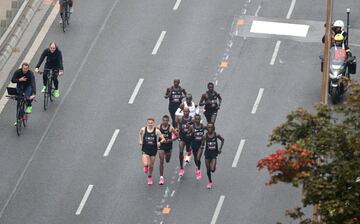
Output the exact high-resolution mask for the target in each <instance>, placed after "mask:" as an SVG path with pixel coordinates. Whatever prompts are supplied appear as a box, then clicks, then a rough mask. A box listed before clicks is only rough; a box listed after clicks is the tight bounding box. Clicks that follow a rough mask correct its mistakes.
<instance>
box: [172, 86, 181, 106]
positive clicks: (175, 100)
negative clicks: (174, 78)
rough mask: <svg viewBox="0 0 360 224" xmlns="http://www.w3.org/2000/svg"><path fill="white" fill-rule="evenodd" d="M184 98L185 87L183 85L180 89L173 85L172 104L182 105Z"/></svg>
mask: <svg viewBox="0 0 360 224" xmlns="http://www.w3.org/2000/svg"><path fill="white" fill-rule="evenodd" d="M183 98H184V96H183V89H182V88H181V87H179V89H174V87H173V86H172V87H171V88H170V96H169V102H170V104H175V105H180V104H181V102H182V99H183Z"/></svg>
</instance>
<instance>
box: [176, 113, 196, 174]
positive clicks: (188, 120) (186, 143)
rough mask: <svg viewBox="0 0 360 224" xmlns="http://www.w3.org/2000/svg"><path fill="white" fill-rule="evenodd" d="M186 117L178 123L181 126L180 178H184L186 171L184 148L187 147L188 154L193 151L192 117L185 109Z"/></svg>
mask: <svg viewBox="0 0 360 224" xmlns="http://www.w3.org/2000/svg"><path fill="white" fill-rule="evenodd" d="M183 113H184V115H183V116H182V118H181V119H180V120H178V121H177V122H176V123H177V124H179V136H180V142H179V161H180V169H179V176H183V175H184V173H185V171H184V148H185V147H186V152H187V153H189V151H191V148H190V144H191V140H192V127H191V125H192V122H193V121H192V117H191V116H190V110H189V108H186V107H185V108H184V110H183Z"/></svg>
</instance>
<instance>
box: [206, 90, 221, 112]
mask: <svg viewBox="0 0 360 224" xmlns="http://www.w3.org/2000/svg"><path fill="white" fill-rule="evenodd" d="M206 94H207V100H208V101H210V103H206V104H205V110H206V111H208V110H211V111H214V110H217V108H218V96H219V94H218V93H217V92H215V91H214V92H213V93H212V94H211V93H210V92H209V91H207V92H206Z"/></svg>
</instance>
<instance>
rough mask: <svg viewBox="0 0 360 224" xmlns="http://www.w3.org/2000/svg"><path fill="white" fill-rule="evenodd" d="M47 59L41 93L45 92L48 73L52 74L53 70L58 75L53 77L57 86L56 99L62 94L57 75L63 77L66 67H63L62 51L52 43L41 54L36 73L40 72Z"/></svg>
mask: <svg viewBox="0 0 360 224" xmlns="http://www.w3.org/2000/svg"><path fill="white" fill-rule="evenodd" d="M45 58H46V62H45V66H44V74H43V83H44V86H43V88H42V90H41V92H42V93H43V92H45V89H46V83H47V77H48V72H50V70H53V71H55V73H56V75H54V76H53V77H52V79H53V82H54V86H55V90H54V92H53V95H54V97H59V96H60V92H59V81H58V77H57V74H59V75H62V74H63V73H64V67H63V59H62V54H61V51H60V50H59V48H58V47H57V46H56V43H55V42H51V43H50V46H49V48H46V49H45V50H44V51H43V53H42V54H41V56H40V59H39V62H38V63H37V65H36V68H35V72H39V67H40V66H41V64H42V63H43V61H44V60H45Z"/></svg>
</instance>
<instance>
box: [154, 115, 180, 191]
mask: <svg viewBox="0 0 360 224" xmlns="http://www.w3.org/2000/svg"><path fill="white" fill-rule="evenodd" d="M157 128H158V129H159V130H160V132H161V133H162V134H163V136H164V138H165V142H164V143H161V144H160V147H159V159H160V164H159V171H160V180H159V184H160V185H163V184H164V183H165V179H164V159H165V161H166V163H169V162H170V159H171V150H172V146H173V144H172V142H173V141H175V140H176V139H177V135H178V134H177V131H176V130H175V128H174V127H172V126H171V125H170V123H169V116H168V115H164V116H163V117H162V123H161V124H160V125H158V127H157ZM172 136H175V138H172Z"/></svg>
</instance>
